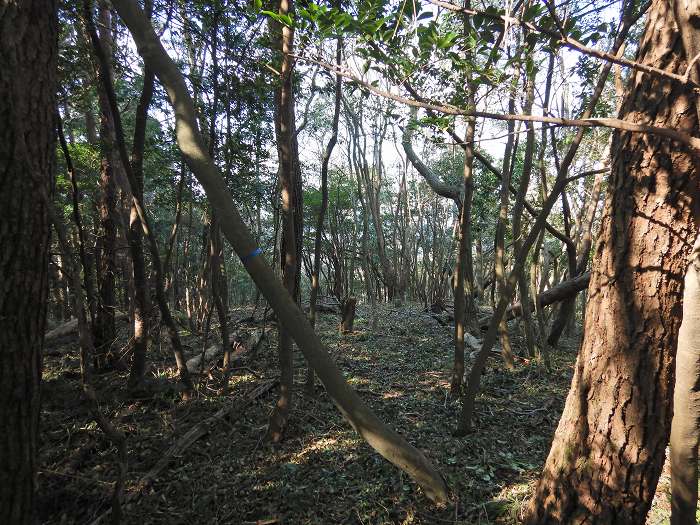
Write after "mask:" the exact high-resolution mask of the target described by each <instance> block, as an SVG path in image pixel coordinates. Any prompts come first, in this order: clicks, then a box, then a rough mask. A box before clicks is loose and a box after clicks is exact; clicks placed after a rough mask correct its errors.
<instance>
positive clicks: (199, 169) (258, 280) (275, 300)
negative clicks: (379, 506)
mask: <svg viewBox="0 0 700 525" xmlns="http://www.w3.org/2000/svg"><path fill="white" fill-rule="evenodd" d="M112 4H113V5H114V6H115V7H116V9H117V11H118V12H119V14H120V15H121V17H122V19H123V20H124V22H125V23H126V25H127V27H128V28H129V30H130V31H131V34H132V35H133V37H134V40H135V41H136V46H137V48H138V51H139V54H140V55H141V56H142V57H143V59H144V62H145V63H146V64H147V65H148V66H149V67H152V68H153V70H154V72H155V73H156V75H157V76H158V78H159V79H160V81H161V82H162V84H163V85H164V87H165V89H166V92H167V94H168V99H169V101H170V104H171V105H172V107H173V108H174V110H175V119H176V127H175V129H176V137H177V143H178V146H179V147H180V150H181V151H182V153H183V155H184V157H185V159H186V161H187V164H188V165H189V167H190V168H191V169H192V172H193V173H194V174H195V176H196V177H197V179H198V180H199V181H200V182H201V184H202V186H203V188H204V191H205V192H206V195H207V198H208V199H209V202H210V203H211V205H212V207H214V208H215V209H216V210H217V211H218V212H219V214H220V217H221V228H222V231H223V233H224V235H225V236H226V238H227V239H228V240H229V242H230V243H231V245H232V247H233V249H234V250H235V251H236V254H237V255H238V256H239V257H241V258H243V260H244V265H245V269H246V271H247V272H248V274H249V275H250V276H251V277H252V278H253V280H254V281H255V284H256V285H257V286H258V287H259V289H260V291H261V292H262V294H263V295H264V296H265V298H266V299H267V300H268V301H269V303H270V306H271V307H272V308H273V310H274V311H275V313H276V314H277V318H278V319H279V321H280V323H281V324H283V325H284V326H285V328H286V329H287V330H289V333H290V334H291V336H292V337H293V338H294V340H295V341H296V342H297V344H298V345H299V348H300V349H301V351H302V352H303V353H304V356H305V357H306V359H307V360H308V362H309V364H310V365H311V366H312V367H313V368H314V371H315V372H316V373H317V374H318V377H319V379H320V380H321V382H322V383H323V385H324V386H325V387H326V391H327V392H328V395H329V397H330V398H331V399H332V400H333V402H334V403H335V405H336V406H337V407H338V409H339V411H340V412H341V414H342V415H343V417H345V418H346V419H347V420H348V421H349V422H350V424H351V425H352V427H353V428H354V429H355V430H356V431H357V432H358V433H359V434H360V435H361V436H362V438H363V439H365V440H366V441H367V443H368V444H369V445H370V446H371V447H373V448H374V449H375V450H376V451H377V452H379V453H380V454H381V455H382V456H384V457H385V458H386V459H387V460H389V461H391V462H392V463H393V464H394V465H396V466H397V467H399V468H400V469H401V470H403V471H404V472H406V473H408V474H409V475H410V476H411V477H412V478H413V479H414V480H415V481H416V482H417V483H418V484H419V485H420V486H421V488H422V489H423V490H424V491H425V494H426V496H427V497H428V498H429V499H431V500H432V501H434V502H437V503H444V502H446V501H447V485H446V484H445V481H444V479H443V478H442V476H441V475H440V473H439V472H438V471H437V470H436V469H435V467H434V466H433V465H432V464H431V463H430V462H429V461H428V459H427V458H426V457H425V455H423V453H421V452H420V451H419V450H418V449H416V448H415V447H413V446H411V445H410V444H409V443H408V442H407V441H406V440H405V439H403V438H402V437H401V436H400V435H398V434H397V433H396V432H394V431H393V430H392V429H391V428H389V427H387V426H386V425H384V424H383V423H382V422H381V421H380V420H379V418H377V416H376V414H374V412H372V410H370V409H369V407H367V405H365V404H364V402H363V401H362V399H361V398H360V396H358V395H357V393H356V392H355V391H354V390H352V389H351V388H350V387H349V386H348V384H347V382H346V381H345V378H344V377H343V374H342V373H341V372H340V370H339V369H338V367H337V366H336V364H335V363H334V362H333V359H332V358H331V357H330V355H329V353H328V351H327V349H326V348H325V347H324V346H323V345H322V344H321V341H320V339H319V338H318V336H317V335H316V333H315V332H314V329H313V328H312V326H311V324H310V323H309V321H308V319H307V318H306V316H305V315H304V313H303V312H302V311H301V309H300V308H299V307H298V305H297V304H296V303H295V301H294V300H293V298H292V297H291V295H290V294H289V293H287V291H286V290H285V288H284V287H283V286H282V284H281V283H280V282H279V280H278V279H276V278H275V276H274V273H273V271H272V268H271V267H270V266H269V265H268V264H267V262H266V261H265V259H264V257H262V256H260V255H259V253H260V252H259V251H258V249H257V248H256V244H255V241H254V239H253V237H252V236H251V233H250V231H249V230H248V228H247V227H246V225H245V223H244V222H243V219H242V218H241V215H240V213H239V212H238V209H237V208H236V206H235V204H234V203H233V198H232V196H231V193H230V191H229V190H228V188H226V186H225V184H224V181H223V178H222V177H221V173H220V172H219V170H218V168H217V167H216V165H215V164H214V162H213V160H212V159H211V157H209V156H208V155H207V152H206V150H205V149H204V146H203V141H202V136H201V134H200V132H199V129H198V127H197V119H196V117H195V111H194V104H193V102H192V98H191V96H190V94H189V92H188V89H187V84H186V83H185V79H184V76H183V75H182V73H181V72H180V70H179V69H178V68H177V66H176V65H175V63H174V62H173V61H172V59H171V58H170V57H169V56H168V54H167V52H166V51H165V49H164V48H163V46H162V44H161V43H160V41H159V40H158V37H157V36H156V34H155V32H154V31H153V27H152V26H151V25H150V24H149V23H148V20H147V19H146V18H145V17H144V16H143V13H141V12H140V10H139V9H138V6H136V5H135V4H134V3H133V2H130V1H128V0H112Z"/></svg>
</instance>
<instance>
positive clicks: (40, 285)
mask: <svg viewBox="0 0 700 525" xmlns="http://www.w3.org/2000/svg"><path fill="white" fill-rule="evenodd" d="M57 47H58V19H57V17H56V2H46V1H25V2H9V3H8V2H4V3H3V7H2V8H1V9H0V71H2V73H0V123H1V124H0V188H2V191H0V276H1V277H0V283H1V284H0V377H1V378H2V380H0V399H2V403H0V421H2V432H0V450H1V452H0V523H8V524H9V523H12V524H29V523H32V512H33V509H34V477H35V473H36V451H37V440H38V438H39V435H38V427H39V408H40V403H39V400H40V392H39V390H40V382H41V353H42V347H43V342H44V328H45V322H46V302H47V291H48V269H49V220H48V214H47V208H46V202H45V200H44V199H45V198H46V196H47V195H49V194H50V193H51V188H52V187H53V177H54V158H55V154H56V152H55V148H54V141H55V136H56V134H55V129H54V112H55V111H56V100H55V93H56V59H57V56H58V49H57Z"/></svg>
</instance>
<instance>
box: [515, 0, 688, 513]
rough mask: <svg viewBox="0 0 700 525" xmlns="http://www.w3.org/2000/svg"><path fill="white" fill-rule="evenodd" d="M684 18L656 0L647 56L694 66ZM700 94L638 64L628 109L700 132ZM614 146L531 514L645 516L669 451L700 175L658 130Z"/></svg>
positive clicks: (629, 113) (634, 117)
mask: <svg viewBox="0 0 700 525" xmlns="http://www.w3.org/2000/svg"><path fill="white" fill-rule="evenodd" d="M674 25H675V24H674V20H673V12H672V11H671V7H670V6H669V3H668V2H667V1H666V0H655V1H654V2H653V4H652V7H651V9H650V11H649V15H648V19H647V24H646V29H645V33H644V36H643V38H642V41H641V43H640V46H639V49H640V53H639V55H638V57H637V61H638V62H641V63H644V64H654V65H655V66H656V67H660V68H663V69H665V70H667V71H672V72H676V73H683V72H684V71H685V59H684V53H683V47H682V42H681V40H680V38H678V36H677V31H676V30H675V29H674ZM693 104H694V95H693V93H692V92H691V91H690V90H689V89H688V88H686V87H684V86H682V85H680V84H678V83H673V84H671V83H669V82H668V81H663V80H659V79H657V78H652V77H650V76H648V75H645V74H641V73H635V74H634V75H633V77H632V81H631V84H630V85H629V87H628V91H627V97H626V99H625V102H624V103H623V106H622V109H621V112H620V115H621V118H624V119H625V120H629V121H631V122H637V123H644V124H651V125H656V126H668V127H673V128H675V129H678V130H682V131H685V132H687V133H690V134H696V133H697V129H698V128H697V126H698V122H697V116H696V114H695V112H694V111H690V112H689V111H688V108H689V107H693ZM611 151H613V152H615V157H614V159H613V162H612V172H611V175H610V179H609V182H608V188H609V189H608V196H607V200H606V205H605V210H604V214H603V219H602V225H601V233H600V236H599V239H600V240H599V242H598V246H597V248H596V252H595V259H594V265H593V274H592V277H591V283H590V286H589V301H588V305H587V308H586V318H585V326H584V330H585V333H584V339H583V342H582V345H581V350H580V352H579V357H578V360H577V363H576V368H575V372H574V378H573V381H572V385H571V390H570V392H569V395H568V397H567V401H566V406H565V408H564V413H563V414H562V418H561V420H560V422H559V426H558V428H557V432H556V434H555V437H554V442H553V444H552V449H551V451H550V453H549V457H548V458H547V462H546V464H545V468H544V472H543V474H542V477H541V479H540V482H539V484H538V487H537V491H536V497H535V498H534V499H533V501H532V503H531V507H530V510H529V516H528V522H529V523H562V522H563V523H583V522H590V521H591V519H593V520H594V521H596V522H597V523H613V522H614V523H630V524H637V523H643V522H644V519H645V516H646V513H647V511H648V509H649V506H650V504H651V501H652V498H653V495H654V491H655V488H656V483H657V481H658V477H659V474H660V472H661V467H662V465H663V461H664V452H665V448H666V443H667V440H668V435H669V430H670V423H671V410H670V401H671V392H672V378H673V370H672V364H673V355H674V352H675V348H676V343H677V334H678V329H679V327H680V322H681V308H680V297H681V292H682V289H683V275H684V274H685V269H686V265H687V260H688V255H689V253H690V250H691V247H692V242H693V241H694V239H695V234H696V231H695V230H696V227H695V225H694V222H693V214H694V213H697V209H693V207H694V206H697V202H698V201H697V198H698V185H699V183H700V180H699V178H700V177H699V176H698V168H697V165H696V164H695V163H694V162H693V160H692V159H691V157H690V156H689V155H688V154H687V153H686V152H685V151H684V149H683V148H682V147H681V146H679V145H677V144H675V143H671V142H669V141H668V140H667V139H662V138H660V137H657V136H650V135H639V134H629V133H621V132H615V133H614V134H613V144H612V148H611Z"/></svg>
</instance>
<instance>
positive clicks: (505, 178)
mask: <svg viewBox="0 0 700 525" xmlns="http://www.w3.org/2000/svg"><path fill="white" fill-rule="evenodd" d="M519 71H520V68H517V67H516V68H515V72H514V74H513V80H512V85H511V86H510V96H509V99H508V112H509V113H511V114H513V113H515V96H516V91H517V88H518V79H519V78H520V75H519ZM507 129H508V139H507V140H506V148H505V152H504V153H503V169H502V170H501V173H502V174H503V175H502V177H501V194H500V206H499V211H498V220H497V222H496V235H495V240H494V254H495V259H494V274H495V277H496V284H497V287H498V296H499V299H500V298H501V297H503V296H504V295H505V294H506V278H507V276H506V261H505V257H506V253H505V252H506V250H505V235H506V226H507V222H508V202H509V197H510V176H511V166H512V161H513V159H512V156H513V155H514V154H515V153H514V152H515V149H514V148H513V143H514V142H515V122H514V121H509V122H508V127H507ZM495 288H496V286H494V289H495ZM498 337H499V339H500V341H501V351H502V354H503V361H504V362H505V365H506V367H507V368H513V367H514V366H515V362H514V360H513V349H512V347H511V345H510V337H509V336H508V323H507V321H506V320H505V318H504V319H501V322H500V323H499V325H498Z"/></svg>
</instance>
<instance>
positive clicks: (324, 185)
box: [305, 38, 343, 392]
mask: <svg viewBox="0 0 700 525" xmlns="http://www.w3.org/2000/svg"><path fill="white" fill-rule="evenodd" d="M341 52H342V40H341V39H340V38H338V40H337V42H336V51H335V61H336V64H338V65H340V63H341ZM342 94H343V92H342V78H341V76H340V75H336V76H335V105H334V110H333V123H332V124H331V138H330V139H328V144H326V149H325V151H324V152H323V159H322V161H321V209H320V210H319V212H318V219H317V220H316V236H315V238H314V262H313V269H312V271H311V292H310V295H309V321H310V322H311V326H313V327H314V328H315V327H316V301H317V299H318V286H319V275H320V273H321V240H322V239H323V225H324V223H325V220H326V210H327V209H328V165H329V163H330V161H331V154H332V153H333V148H335V144H336V142H338V122H339V121H340V101H341V96H342ZM305 388H306V391H307V392H313V389H314V371H313V369H312V368H311V367H308V370H307V371H306V386H305Z"/></svg>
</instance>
